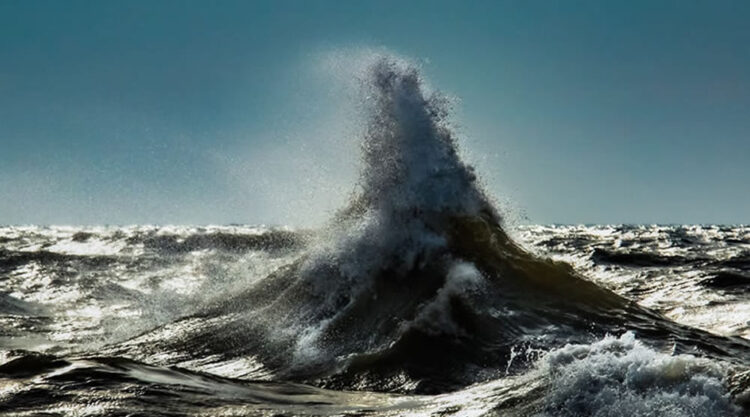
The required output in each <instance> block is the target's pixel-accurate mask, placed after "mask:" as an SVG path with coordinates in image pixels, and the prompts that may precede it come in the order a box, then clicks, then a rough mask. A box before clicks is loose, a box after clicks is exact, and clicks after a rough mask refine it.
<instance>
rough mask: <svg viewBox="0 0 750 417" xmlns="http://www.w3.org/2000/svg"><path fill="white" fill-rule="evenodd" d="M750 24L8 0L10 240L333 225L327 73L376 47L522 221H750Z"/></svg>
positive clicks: (334, 104)
mask: <svg viewBox="0 0 750 417" xmlns="http://www.w3.org/2000/svg"><path fill="white" fill-rule="evenodd" d="M749 21H750V2H747V1H705V2H694V1H687V0H686V1H637V0H630V1H606V2H601V1H565V2H563V1H487V2H482V1H471V2H463V1H370V2H368V1H350V2H341V1H314V0H310V1H302V0H299V1H284V0H274V1H236V2H235V1H228V0H224V1H219V2H207V1H203V2H198V1H167V0H162V1H158V2H153V1H139V0H129V1H126V2H122V1H76V0H70V1H65V2H61V1H15V0H0V224H143V223H152V224H186V223H191V224H217V223H218V224H226V223H244V224H247V223H250V224H260V223H265V224H292V225H302V226H309V225H315V224H319V223H320V222H322V221H324V220H325V218H327V217H328V216H329V215H330V214H331V212H332V211H333V210H334V209H335V208H336V207H337V206H339V205H341V204H342V203H343V201H344V200H345V199H346V196H347V195H348V192H349V190H350V189H351V187H352V185H353V184H354V182H355V180H356V166H357V155H356V138H352V136H353V135H355V132H356V131H357V126H356V123H355V122H354V121H353V120H355V118H352V117H351V114H352V112H351V110H350V109H348V108H347V103H348V102H347V99H346V97H345V96H346V93H344V92H342V91H343V89H342V88H340V87H339V86H337V83H338V84H346V80H342V79H341V78H342V77H341V74H344V73H346V71H338V73H337V70H336V69H335V67H336V65H331V64H330V61H331V57H332V56H333V57H341V58H340V62H339V64H338V65H339V67H341V66H345V65H346V62H347V59H346V56H347V55H356V54H357V53H360V52H361V51H366V50H388V51H392V52H393V53H395V54H398V55H400V56H403V57H408V58H409V59H411V60H414V61H415V62H418V63H419V65H420V66H421V67H422V69H423V71H424V73H425V77H426V78H427V79H428V80H429V83H430V86H431V87H432V88H435V89H439V90H441V91H443V92H445V93H446V94H448V95H450V96H451V97H455V98H456V100H457V101H458V104H457V105H456V114H455V115H454V122H455V124H456V125H457V126H458V133H459V135H460V137H461V145H462V147H463V150H464V151H465V153H466V155H467V158H468V159H469V160H470V161H471V162H472V163H474V164H475V165H477V167H478V171H479V173H480V175H481V176H482V177H483V179H484V182H485V186H486V188H487V189H488V190H489V192H490V193H491V194H492V195H494V196H495V198H496V199H497V200H498V201H499V204H501V206H502V207H503V210H506V211H507V213H508V217H509V218H513V219H518V221H522V222H531V223H587V224H591V223H725V224H736V223H750V166H749V165H748V161H749V160H750V25H748V23H747V22H749ZM334 60H335V59H334ZM326 62H327V64H326Z"/></svg>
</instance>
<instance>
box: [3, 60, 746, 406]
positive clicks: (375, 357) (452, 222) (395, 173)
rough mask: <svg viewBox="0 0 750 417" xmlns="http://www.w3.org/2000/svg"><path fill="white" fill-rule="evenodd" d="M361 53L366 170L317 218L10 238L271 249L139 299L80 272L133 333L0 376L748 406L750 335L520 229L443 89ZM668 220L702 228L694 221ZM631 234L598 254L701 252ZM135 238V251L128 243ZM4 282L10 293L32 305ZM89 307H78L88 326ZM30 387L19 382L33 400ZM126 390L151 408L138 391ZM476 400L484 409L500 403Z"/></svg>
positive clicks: (212, 398)
mask: <svg viewBox="0 0 750 417" xmlns="http://www.w3.org/2000/svg"><path fill="white" fill-rule="evenodd" d="M364 68H365V69H364V70H362V71H361V72H360V73H358V77H359V78H358V79H359V81H360V84H361V86H360V88H361V92H362V97H363V99H362V103H360V105H359V107H360V108H362V109H363V111H364V112H365V114H366V116H367V117H366V122H365V124H364V126H363V129H362V130H363V132H362V141H361V155H362V156H361V165H362V167H361V172H360V176H359V179H358V182H357V185H356V187H355V190H354V191H353V192H352V195H351V198H350V199H349V201H348V202H347V204H346V205H345V206H344V207H342V208H341V209H340V210H338V211H337V212H336V213H335V214H334V215H333V217H332V219H331V220H330V221H329V222H328V223H327V224H326V225H325V226H324V227H323V228H322V229H321V230H317V231H302V232H294V231H288V230H273V229H271V230H265V231H262V232H259V233H256V234H252V233H245V234H235V233H229V232H226V231H222V230H209V231H206V230H194V231H191V232H190V233H182V232H180V231H175V230H172V231H170V230H169V229H165V230H159V229H158V228H154V229H153V230H148V231H146V232H141V231H138V230H135V231H133V230H130V231H128V232H127V233H122V232H119V231H114V232H107V233H104V232H102V231H98V232H97V231H80V230H79V231H74V230H67V231H64V233H63V232H60V231H58V232H56V233H58V234H59V235H60V236H62V237H60V238H59V240H58V241H57V242H56V243H54V244H51V245H40V246H39V247H38V248H35V249H36V250H29V248H28V247H26V246H24V245H25V243H23V244H21V243H19V244H18V245H17V247H16V246H12V245H10V246H12V248H11V249H3V250H2V251H0V268H5V269H7V270H9V271H10V270H15V269H14V268H16V267H18V266H19V265H24V264H30V263H31V264H34V265H37V266H39V265H41V266H42V267H46V266H49V265H63V266H66V267H67V266H70V267H71V268H72V269H74V270H75V271H76V272H79V273H80V272H92V271H93V272H96V273H104V272H107V271H109V269H111V266H112V265H113V264H117V265H118V267H119V270H123V269H124V270H128V269H130V270H133V271H135V270H137V271H146V272H147V274H145V275H144V277H142V278H143V279H142V280H143V281H144V282H146V284H144V285H146V286H148V282H152V281H153V282H161V281H162V280H164V279H165V278H164V277H163V276H160V273H154V271H155V270H157V269H156V268H155V267H154V265H156V264H160V263H161V264H164V265H166V267H169V268H172V270H170V272H169V277H173V276H180V274H181V272H180V271H181V268H187V267H186V264H185V263H178V262H177V261H176V260H175V259H176V258H180V259H182V258H186V259H188V261H186V262H192V261H193V260H194V259H195V258H194V257H193V256H197V255H195V254H196V253H207V252H210V253H211V256H215V257H216V260H217V263H221V262H223V260H225V259H228V258H229V257H230V256H235V257H239V258H240V259H244V258H249V257H253V256H258V253H259V252H263V256H262V257H261V259H262V261H261V262H260V263H261V264H262V266H263V267H262V268H258V270H257V271H253V274H256V275H258V276H257V277H253V278H252V279H249V278H248V279H235V280H234V281H232V280H231V279H230V278H227V277H226V276H225V275H240V276H242V275H243V274H244V275H251V274H250V273H249V272H248V269H247V268H246V267H247V264H243V263H241V262H238V264H237V268H235V269H231V270H230V269H222V270H220V269H219V268H218V267H216V266H213V268H216V269H213V270H211V272H212V275H211V276H212V277H213V279H214V281H210V280H209V281H205V282H202V283H200V284H195V283H190V282H189V281H185V280H176V281H175V282H176V284H173V287H174V288H177V290H179V289H180V288H179V287H180V285H195V287H196V288H197V290H196V294H193V295H184V296H174V297H172V298H171V299H168V301H167V299H166V298H162V296H163V294H162V293H158V294H156V295H152V298H149V299H148V300H146V301H144V300H142V299H141V298H139V297H140V296H139V295H138V294H137V292H136V291H134V290H133V289H132V288H129V287H127V285H126V284H127V283H110V284H109V285H99V284H98V282H97V281H96V276H95V275H94V276H90V277H88V279H87V280H81V282H82V283H83V284H81V285H79V286H78V287H77V290H80V292H81V293H83V295H82V297H85V296H94V297H95V298H97V297H98V298H110V299H117V300H118V301H121V299H125V298H128V299H130V298H132V299H133V300H136V301H133V304H134V305H137V306H138V308H139V309H141V310H143V311H146V312H147V313H144V314H142V315H141V316H140V317H143V319H142V321H143V322H142V323H136V324H135V325H133V327H132V328H133V329H137V334H136V335H133V333H128V332H126V333H121V332H120V333H117V332H112V333H113V334H115V333H116V334H127V337H125V338H124V340H122V339H118V340H115V341H111V342H108V344H107V345H106V346H103V347H102V346H101V345H96V355H95V356H94V357H92V356H91V355H90V354H88V352H87V351H86V350H85V349H81V350H82V351H75V350H73V351H63V354H67V356H65V355H63V356H65V357H64V359H61V358H60V357H58V356H52V355H41V356H39V355H29V354H27V353H23V352H21V353H18V355H20V359H12V358H11V360H9V361H7V362H6V363H5V364H4V365H2V366H0V376H4V377H5V378H9V379H13V380H21V379H23V378H26V377H28V376H29V375H27V374H26V373H24V372H27V371H28V372H30V373H31V375H37V376H39V375H45V376H44V378H45V380H50V381H62V382H61V383H64V384H72V385H71V386H75V387H79V386H78V385H75V384H79V383H80V384H82V385H81V386H85V387H88V385H86V383H82V382H81V381H88V383H93V384H94V385H97V384H98V386H118V387H119V386H123V387H124V386H127V384H130V383H132V384H135V386H138V387H140V388H138V389H141V388H143V387H141V385H142V384H146V385H147V386H146V387H145V388H143V389H144V390H145V392H147V393H151V391H149V390H152V389H156V390H157V391H158V390H162V391H159V392H158V393H153V395H154V398H162V397H161V396H168V395H170V394H172V395H177V396H180V398H182V396H183V394H184V391H185V390H187V391H190V392H191V393H193V394H194V396H193V397H192V398H193V399H194V400H195V401H205V402H206V404H208V405H207V406H210V407H220V406H222V404H224V403H223V401H225V400H227V398H229V399H230V400H231V399H235V400H236V399H239V400H242V401H248V402H251V403H252V402H253V401H256V402H266V403H274V401H277V402H278V403H279V404H290V403H294V404H296V405H295V407H296V406H313V404H312V403H309V404H308V403H306V401H307V400H310V401H315V404H317V405H320V404H319V403H318V402H320V401H323V402H325V401H331V402H332V403H335V402H336V401H350V400H351V397H349V395H350V393H345V392H344V391H346V390H370V391H379V392H388V393H399V394H404V395H409V397H400V396H385V397H381V396H380V395H382V394H377V395H376V394H372V396H371V397H368V398H367V401H372V402H371V403H367V401H365V403H366V404H364V405H363V406H362V407H367V406H372V407H375V408H377V407H392V408H391V409H392V410H393V409H395V410H398V409H399V408H398V407H400V406H399V405H398V404H401V403H402V400H403V401H405V403H408V404H409V405H408V407H412V408H411V409H412V411H414V410H418V409H420V407H427V406H426V405H425V404H426V403H428V402H429V403H430V404H431V405H430V406H429V407H428V408H429V409H430V410H432V411H435V410H438V411H439V413H444V414H449V413H456V412H458V411H461V412H464V411H466V412H468V411H467V410H468V407H470V406H469V405H467V404H468V403H471V400H467V399H470V398H475V397H476V398H480V397H481V398H485V399H486V398H490V399H491V400H490V401H491V402H492V403H493V405H492V407H493V408H494V411H496V412H497V413H501V412H502V410H506V409H508V410H515V411H512V412H509V413H508V415H524V416H527V415H535V414H536V415H539V416H567V415H582V416H598V415H613V414H614V413H615V411H616V412H620V413H621V414H622V413H625V412H626V411H627V414H633V415H647V414H649V410H659V412H660V413H661V415H674V416H678V415H694V416H703V415H711V414H710V412H711V411H712V410H714V411H720V412H722V413H724V415H732V414H736V413H738V412H739V409H737V408H736V406H734V405H733V404H732V401H733V398H732V395H734V399H736V398H738V397H740V396H742V395H745V394H743V392H744V388H743V387H742V386H740V387H739V388H737V390H736V392H731V393H730V391H729V388H728V387H727V386H726V385H727V384H726V381H727V380H731V379H732V378H734V376H733V375H735V374H737V375H739V372H740V371H737V370H745V369H747V367H748V366H749V365H750V355H748V352H750V342H748V341H747V340H745V339H741V338H736V337H720V336H716V335H712V334H710V333H707V332H704V331H700V330H696V329H693V328H689V327H687V326H684V325H680V324H677V323H674V322H672V321H670V320H668V319H666V318H665V317H663V316H662V315H660V314H658V313H656V312H654V311H652V310H650V309H647V308H644V307H642V306H640V305H638V304H637V303H635V302H633V301H631V300H629V299H626V298H624V297H622V296H620V295H618V294H616V293H615V292H613V291H610V290H608V289H606V288H603V287H601V286H599V285H596V284H595V283H593V282H591V281H589V280H587V279H586V278H584V277H583V276H581V275H580V274H579V273H578V272H576V271H575V270H574V269H573V268H572V267H571V266H570V265H568V264H566V263H563V262H559V261H554V260H551V259H547V258H545V257H542V256H538V255H535V254H533V253H531V252H529V251H528V250H526V249H525V248H524V247H522V246H521V245H519V244H518V243H516V242H515V241H514V240H513V239H511V237H510V236H509V234H508V233H507V232H506V230H505V229H504V225H503V218H502V216H501V214H500V213H499V211H498V210H497V209H496V208H495V207H494V205H493V203H492V200H491V198H490V197H489V196H488V194H487V193H486V192H485V190H484V189H483V187H482V184H481V181H480V180H479V178H478V176H477V174H476V173H475V171H474V169H473V168H472V167H471V166H470V165H468V164H467V163H465V162H464V161H463V160H462V159H461V157H460V152H459V149H458V140H457V138H456V135H455V133H454V132H453V130H452V129H451V123H450V120H449V113H450V112H449V107H450V101H449V100H448V99H446V98H445V97H444V96H443V95H441V94H440V93H439V92H434V91H429V90H428V89H427V88H426V87H425V86H424V82H423V81H424V80H423V79H422V77H421V75H420V73H419V70H418V68H417V67H416V66H415V65H413V64H411V63H409V62H406V61H404V60H401V59H398V58H394V57H392V56H388V55H378V56H373V57H370V58H369V63H368V65H366V66H364ZM675 236H676V237H675V239H678V240H680V241H682V242H683V243H686V242H687V243H686V244H688V243H689V244H698V243H696V242H697V241H696V240H694V237H693V236H692V235H691V234H688V233H686V232H684V231H681V232H679V233H677V234H675ZM649 239H651V238H644V240H643V241H642V242H640V243H643V242H645V241H647V240H649ZM657 240H658V239H657ZM649 241H650V240H649ZM633 242H635V240H633ZM549 244H554V245H558V244H562V243H561V242H552V241H550V242H549ZM575 245H578V246H580V247H587V245H588V244H587V243H585V239H579V240H578V241H576V243H575ZM10 246H9V247H10ZM626 246H627V245H626ZM631 246H633V247H634V248H632V250H630V249H628V250H629V251H628V252H627V253H625V254H623V253H621V252H616V251H611V250H606V249H595V250H593V251H592V258H593V259H594V260H595V261H597V262H600V263H603V264H608V263H609V264H614V263H617V264H621V265H626V266H638V267H641V266H642V267H652V266H665V265H675V264H679V265H688V264H693V263H699V262H704V260H703V259H698V258H695V259H693V258H687V257H678V256H669V255H665V256H660V255H653V254H648V253H645V252H643V253H641V252H639V251H638V248H637V247H636V246H637V245H636V243H633V245H631ZM139 251H140V252H139ZM132 253H136V254H139V255H138V256H136V257H135V259H134V260H131V259H130V258H127V254H132ZM121 259H127V262H125V263H122V262H121ZM231 259H237V258H231ZM729 261H730V262H735V263H736V262H740V263H741V262H744V258H741V256H740V258H737V257H735V258H731V259H730V260H729ZM118 262H119V263H118ZM705 262H708V261H707V260H705ZM161 264H160V265H161ZM122 265H124V266H122ZM61 269H66V268H61ZM217 270H220V271H221V273H214V272H216V271H217ZM269 270H271V272H269ZM159 271H161V270H159ZM154 286H155V285H154ZM176 292H177V291H176ZM154 293H157V292H156V291H154ZM102 294H103V295H102ZM12 301H13V300H11V299H10V298H7V300H6V298H2V299H0V302H3V305H5V304H7V305H10V306H11V307H9V308H14V309H15V308H25V307H24V306H21V305H16V304H13V302H12ZM154 304H158V306H157V307H154ZM88 307H91V308H95V307H98V306H96V305H93V306H91V305H89V306H88ZM89 320H90V319H89V318H86V317H84V318H83V319H80V320H79V322H77V323H76V324H75V325H77V326H81V327H82V328H85V329H88V328H90V327H92V326H89V327H88V328H87V327H84V324H83V323H84V322H86V321H89ZM118 325H120V326H122V325H123V324H122V323H118ZM125 327H127V326H125ZM626 332H632V333H626ZM634 334H637V335H638V340H640V341H641V342H636V339H635V338H634V336H633V335H634ZM610 335H623V336H620V337H614V336H610ZM519 352H522V353H519ZM665 352H669V353H665ZM699 355H701V356H703V358H701V357H698V356H699ZM125 358H128V359H125ZM714 363H722V364H726V366H724V365H722V366H721V367H720V366H718V365H715V364H714ZM735 368H736V369H735ZM208 373H211V375H208ZM218 375H221V377H220V376H218ZM236 378H241V379H242V381H239V380H237V379H236ZM250 380H253V381H256V382H252V383H251V382H248V381H250ZM260 380H262V381H266V382H264V383H260V382H257V381H260ZM737 380H739V379H737ZM92 381H93V382H92ZM269 381H275V382H274V383H270V382H269ZM279 381H283V382H279ZM299 383H305V384H309V385H314V386H315V388H313V387H310V386H305V387H304V388H303V387H302V386H300V385H297V384H299ZM263 384H267V385H263ZM275 384H276V385H275ZM740 385H742V384H740ZM164 386H169V387H171V388H169V389H166V391H165V388H164ZM744 386H745V387H746V386H747V385H746V384H745V385H744ZM186 387H187V388H186ZM258 387H262V389H260V391H259V390H258ZM131 388H132V387H131ZM76 389H78V388H76ZM19 390H22V388H19ZM329 390H337V391H336V392H338V394H332V392H333V391H329ZM24 392H25V391H24ZM139 392H140V391H139ZM196 393H198V394H196ZM269 393H270V394H269ZM289 393H292V394H289ZM297 393H299V395H300V396H299V397H295V396H296V395H297ZM27 394H28V397H24V396H22V395H19V396H11V397H10V398H11V400H10V401H20V402H23V401H26V400H29V401H32V400H33V401H37V400H39V399H38V398H37V397H38V396H37V397H34V396H35V395H37V394H38V392H37V393H35V392H31V393H26V394H24V395H27ZM287 394H289V395H291V396H292V397H295V398H290V397H289V396H286V395H287ZM413 394H434V397H419V396H413ZM506 394H507V396H506ZM64 395H73V394H69V393H67V394H64ZM76 395H83V394H76ZM269 395H270V397H269ZM337 396H338V397H337ZM519 396H521V397H522V398H523V399H522V400H519V399H518V398H519ZM32 397H33V398H32ZM34 398H36V399H34ZM259 398H260V399H259ZM342 398H346V399H345V400H342ZM404 398H407V400H404ZM427 398H429V399H427ZM0 400H1V399H0ZM58 400H59V401H58ZM69 400H70V398H67V399H65V398H63V399H53V401H55V402H60V401H69ZM101 400H102V399H101V398H99V401H101ZM126 400H127V401H134V402H135V403H136V404H139V405H138V406H136V407H141V408H143V407H144V405H143V404H141V403H139V402H138V401H140V400H138V399H137V398H136V396H135V395H133V396H130V397H127V399H126ZM45 401H46V400H45ZM227 401H229V400H227ZM466 401H468V403H467V404H465V403H464V402H466ZM519 401H520V402H519ZM297 402H300V403H299V404H297ZM40 404H41V403H40ZM44 404H47V403H44ZM436 404H438V405H436ZM483 404H484V405H483V406H482V407H479V408H480V409H481V411H482V413H485V412H492V411H493V409H487V405H486V402H483ZM151 406H152V405H147V406H145V407H146V408H147V407H151ZM40 407H41V406H40ZM269 407H271V406H269ZM393 407H395V408H393ZM270 409H271V408H269V409H267V410H266V411H268V410H270ZM356 409H357V408H355V410H356ZM295 410H297V411H299V409H295ZM316 410H317V409H316ZM451 410H452V411H451ZM498 410H501V411H498ZM253 411H257V410H253ZM328 411H330V414H332V415H336V413H338V414H339V415H340V414H342V413H344V412H350V411H351V412H354V411H353V410H352V409H351V408H343V409H342V408H336V409H331V410H328ZM328 411H326V412H321V413H320V414H323V415H325V414H329V413H328ZM432 411H431V412H432ZM436 412H437V411H436ZM363 414H364V413H363ZM476 415H480V414H476Z"/></svg>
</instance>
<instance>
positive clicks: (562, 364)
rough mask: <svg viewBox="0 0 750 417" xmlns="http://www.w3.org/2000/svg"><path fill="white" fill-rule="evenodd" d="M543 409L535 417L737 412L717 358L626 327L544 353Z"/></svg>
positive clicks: (694, 416) (665, 416)
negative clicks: (657, 342) (680, 350)
mask: <svg viewBox="0 0 750 417" xmlns="http://www.w3.org/2000/svg"><path fill="white" fill-rule="evenodd" d="M538 371H539V372H541V373H543V374H544V375H545V376H546V377H547V378H549V383H550V386H551V389H550V391H549V392H548V394H547V395H546V398H545V400H544V401H545V407H544V408H545V411H544V412H542V413H540V414H537V417H551V416H592V417H604V416H608V417H615V416H623V417H626V416H627V417H635V416H661V417H687V416H691V417H699V416H706V417H708V416H732V415H739V413H740V410H739V408H738V407H737V406H735V405H733V404H732V401H731V398H730V396H729V394H728V393H727V391H726V389H725V387H724V384H723V382H722V381H723V380H724V378H725V372H724V370H723V369H722V368H721V367H720V366H719V365H718V363H717V362H712V361H709V360H708V359H703V358H698V357H695V356H692V355H675V356H672V355H668V354H665V353H661V352H657V351H655V350H653V349H650V348H649V347H647V346H645V345H643V344H642V343H640V342H639V341H637V340H636V338H635V335H634V334H633V333H631V332H628V333H625V334H623V335H622V336H620V337H619V338H618V337H613V336H607V337H605V338H604V339H602V340H600V341H598V342H595V343H592V344H590V345H566V346H564V347H562V348H560V349H557V350H554V351H552V352H550V353H549V354H548V355H546V356H545V357H544V358H543V359H542V360H541V361H540V364H539V368H538Z"/></svg>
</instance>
